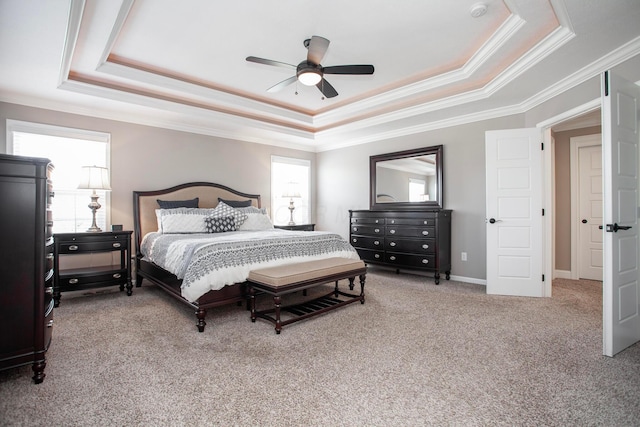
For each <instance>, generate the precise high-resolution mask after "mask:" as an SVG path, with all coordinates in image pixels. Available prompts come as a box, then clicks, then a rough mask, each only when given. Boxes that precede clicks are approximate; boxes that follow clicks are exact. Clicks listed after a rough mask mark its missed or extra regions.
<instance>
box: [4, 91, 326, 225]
mask: <svg viewBox="0 0 640 427" xmlns="http://www.w3.org/2000/svg"><path fill="white" fill-rule="evenodd" d="M7 119H13V120H22V121H28V122H36V123H46V124H51V125H56V126H65V127H72V128H81V129H89V130H94V131H101V132H108V133H110V134H111V187H112V191H111V223H112V224H123V225H124V228H125V229H129V230H132V229H133V196H132V192H133V191H135V190H153V189H161V188H166V187H170V186H173V185H176V184H181V183H185V182H192V181H209V182H217V183H219V184H224V185H226V186H228V187H231V188H233V189H236V190H239V191H242V192H245V193H257V194H260V195H262V206H263V207H268V208H270V204H271V202H270V200H271V190H270V185H271V171H270V164H271V155H279V156H290V157H296V158H303V159H309V160H311V167H312V169H313V170H315V157H316V155H315V153H310V152H306V151H299V150H291V149H286V148H279V147H273V146H269V145H262V144H252V143H248V142H242V141H234V140H228V139H223V138H216V137H211V136H205V135H197V134H191V133H186V132H178V131H172V130H167V129H160V128H154V127H150V126H141V125H136V124H130V123H123V122H118V121H112V120H104V119H98V118H93V117H87V116H81V115H76V114H67V113H61V112H56V111H51V110H43V109H38V108H31V107H25V106H21V105H15V104H7V103H0V135H1V136H0V138H2V140H1V142H0V152H2V153H4V152H6V120H7ZM54 179H55V175H54ZM311 188H312V200H313V198H314V197H315V177H314V176H312V182H311ZM87 203H88V202H87ZM313 215H315V212H313V211H312V217H313Z"/></svg>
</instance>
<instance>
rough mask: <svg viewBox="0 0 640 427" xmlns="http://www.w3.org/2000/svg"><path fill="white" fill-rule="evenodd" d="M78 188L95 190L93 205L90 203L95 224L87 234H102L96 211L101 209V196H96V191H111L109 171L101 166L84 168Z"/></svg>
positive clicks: (92, 199) (92, 197) (92, 196)
mask: <svg viewBox="0 0 640 427" xmlns="http://www.w3.org/2000/svg"><path fill="white" fill-rule="evenodd" d="M78 188H79V189H88V190H93V194H92V195H91V203H89V209H91V212H92V213H93V223H92V224H91V227H89V228H88V229H87V232H90V233H100V232H101V231H102V230H101V229H100V227H98V225H97V224H96V211H97V210H98V209H100V207H101V205H100V203H98V197H99V196H98V195H97V194H96V190H111V186H110V185H109V170H108V169H107V168H103V167H100V166H82V170H81V172H80V184H79V185H78Z"/></svg>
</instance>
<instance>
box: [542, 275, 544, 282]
mask: <svg viewBox="0 0 640 427" xmlns="http://www.w3.org/2000/svg"><path fill="white" fill-rule="evenodd" d="M542 281H543V282H544V274H543V275H542Z"/></svg>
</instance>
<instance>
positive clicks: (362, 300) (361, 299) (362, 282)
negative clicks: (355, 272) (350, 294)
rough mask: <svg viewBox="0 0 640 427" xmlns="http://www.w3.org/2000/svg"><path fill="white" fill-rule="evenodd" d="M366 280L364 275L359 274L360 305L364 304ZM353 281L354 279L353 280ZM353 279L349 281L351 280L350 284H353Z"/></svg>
mask: <svg viewBox="0 0 640 427" xmlns="http://www.w3.org/2000/svg"><path fill="white" fill-rule="evenodd" d="M366 278H367V275H366V274H361V275H360V304H364V281H365V279H366ZM353 279H355V278H353ZM353 279H349V280H351V282H353Z"/></svg>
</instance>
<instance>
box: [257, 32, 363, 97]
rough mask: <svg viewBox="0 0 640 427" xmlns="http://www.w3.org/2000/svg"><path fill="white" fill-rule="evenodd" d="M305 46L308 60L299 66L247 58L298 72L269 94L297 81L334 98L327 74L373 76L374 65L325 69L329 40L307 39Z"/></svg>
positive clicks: (273, 88) (316, 37)
mask: <svg viewBox="0 0 640 427" xmlns="http://www.w3.org/2000/svg"><path fill="white" fill-rule="evenodd" d="M304 46H305V47H306V48H307V49H308V50H309V52H308V53H307V59H305V60H304V61H302V62H301V63H299V64H298V65H297V66H296V65H293V64H287V63H285V62H279V61H272V60H271V59H263V58H257V57H255V56H247V61H249V62H256V63H258V64H265V65H274V66H276V67H284V68H289V69H293V70H296V75H295V76H291V77H289V78H288V79H286V80H283V81H281V82H280V83H278V84H276V85H274V86H272V87H270V88H269V89H267V92H278V91H280V90H282V89H284V88H285V87H287V86H289V85H290V84H291V83H293V82H295V81H296V80H297V81H299V82H300V83H302V84H303V85H305V86H314V85H315V86H316V87H317V88H318V89H320V92H322V94H323V95H324V96H325V97H327V98H333V97H334V96H337V95H338V92H337V91H336V90H335V89H334V87H333V86H331V84H330V83H329V82H328V81H327V80H326V79H325V78H324V75H325V74H373V70H374V68H373V65H335V66H332V67H323V66H322V65H321V64H320V62H321V61H322V58H323V57H324V55H325V53H327V48H328V47H329V40H327V39H325V38H324V37H320V36H313V37H311V38H310V39H306V40H305V41H304Z"/></svg>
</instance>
